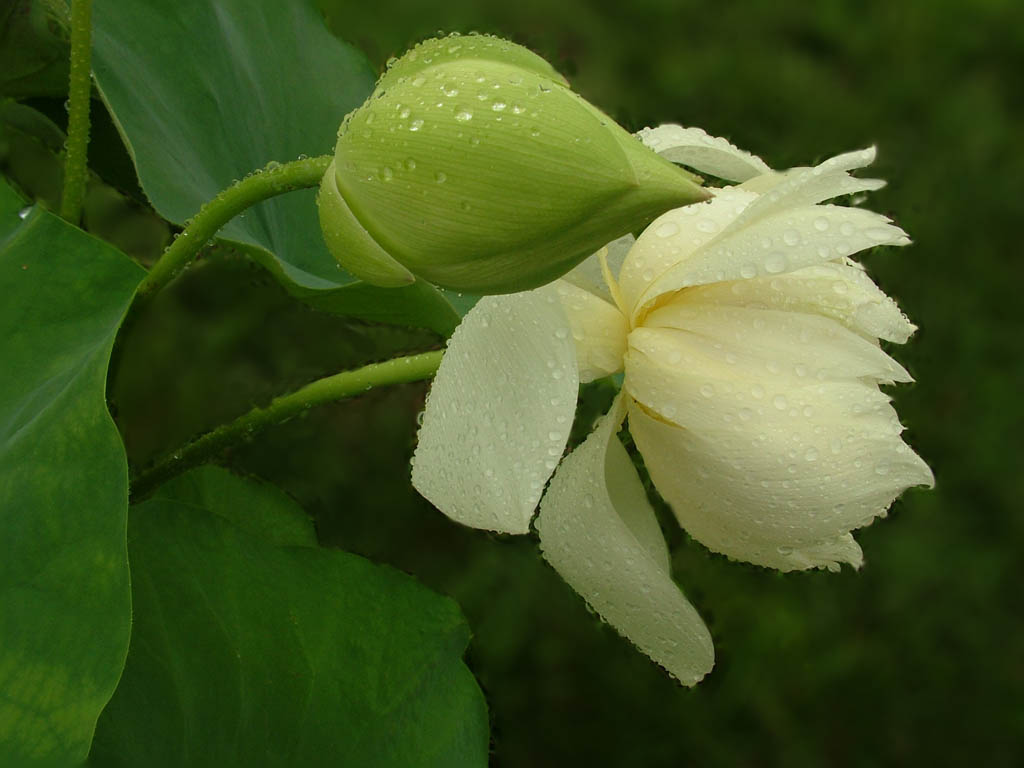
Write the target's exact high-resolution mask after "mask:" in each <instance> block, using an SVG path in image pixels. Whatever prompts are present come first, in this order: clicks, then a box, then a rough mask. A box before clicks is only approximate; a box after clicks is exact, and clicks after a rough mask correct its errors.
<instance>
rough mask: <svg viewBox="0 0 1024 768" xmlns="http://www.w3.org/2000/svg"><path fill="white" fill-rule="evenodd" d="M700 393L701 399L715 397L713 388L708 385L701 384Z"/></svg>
mask: <svg viewBox="0 0 1024 768" xmlns="http://www.w3.org/2000/svg"><path fill="white" fill-rule="evenodd" d="M700 393H701V395H702V396H703V397H714V396H715V388H714V387H713V386H711V385H710V384H701V385H700Z"/></svg>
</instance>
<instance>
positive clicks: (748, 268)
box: [740, 264, 757, 280]
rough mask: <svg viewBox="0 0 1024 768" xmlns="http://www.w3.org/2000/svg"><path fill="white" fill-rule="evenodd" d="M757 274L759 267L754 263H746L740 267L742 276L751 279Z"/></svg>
mask: <svg viewBox="0 0 1024 768" xmlns="http://www.w3.org/2000/svg"><path fill="white" fill-rule="evenodd" d="M756 276H757V267H755V266H754V265H753V264H744V265H743V266H742V267H740V277H742V278H745V279H747V280H749V279H750V278H752V277H756Z"/></svg>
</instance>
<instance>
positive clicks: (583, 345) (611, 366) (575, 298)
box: [552, 280, 626, 384]
mask: <svg viewBox="0 0 1024 768" xmlns="http://www.w3.org/2000/svg"><path fill="white" fill-rule="evenodd" d="M552 288H553V289H554V290H555V292H556V293H557V294H558V297H559V299H560V300H561V302H562V308H563V309H564V310H565V313H566V315H567V316H568V318H569V328H570V333H571V335H572V339H573V341H574V342H575V344H576V363H577V365H578V367H579V380H580V383H581V384H585V383H587V382H588V381H593V380H594V379H599V378H601V377H603V376H609V375H611V374H613V373H618V372H619V371H621V370H622V361H623V357H624V356H625V354H626V318H625V317H624V316H623V314H622V313H621V312H620V311H619V309H618V307H616V306H614V305H613V304H610V303H608V302H607V301H605V300H604V299H601V298H598V297H597V296H595V295H594V294H593V293H591V292H590V291H586V290H584V289H582V288H579V287H577V286H575V285H573V284H572V283H569V282H566V281H565V280H556V281H555V282H554V283H552Z"/></svg>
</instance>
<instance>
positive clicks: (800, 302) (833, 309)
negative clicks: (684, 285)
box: [685, 261, 916, 344]
mask: <svg viewBox="0 0 1024 768" xmlns="http://www.w3.org/2000/svg"><path fill="white" fill-rule="evenodd" d="M685 295H686V301H687V302H691V303H694V304H716V305H727V306H737V307H743V306H748V307H749V306H758V307H768V308H770V309H785V310H790V311H794V312H816V313H818V314H821V315H825V316H827V317H831V318H834V319H836V320H838V321H839V322H841V323H842V324H843V325H845V326H846V327H847V328H849V329H850V330H852V331H855V332H856V333H859V334H861V335H862V336H864V337H865V338H868V339H885V340H886V341H893V342H896V343H897V344H902V343H904V342H905V341H906V340H907V339H909V338H910V336H911V334H913V332H914V331H915V330H916V328H915V326H914V324H913V323H911V322H910V321H909V320H908V319H907V318H906V316H905V315H904V314H903V313H902V312H901V311H900V309H899V307H898V306H896V302H895V301H893V300H892V299H890V298H889V297H888V296H886V295H885V294H884V293H883V292H882V291H881V289H879V288H878V286H877V285H875V284H874V282H872V280H871V278H870V277H868V275H867V273H866V272H865V271H864V270H863V268H861V267H860V265H859V264H855V263H854V262H850V261H830V262H827V263H825V264H817V265H813V266H810V267H804V268H802V269H798V270H795V271H793V272H787V273H785V274H782V275H776V276H764V277H756V278H753V279H751V280H737V281H731V282H724V283H712V284H709V285H702V286H697V287H695V288H692V289H690V290H688V291H687V292H686V294H685Z"/></svg>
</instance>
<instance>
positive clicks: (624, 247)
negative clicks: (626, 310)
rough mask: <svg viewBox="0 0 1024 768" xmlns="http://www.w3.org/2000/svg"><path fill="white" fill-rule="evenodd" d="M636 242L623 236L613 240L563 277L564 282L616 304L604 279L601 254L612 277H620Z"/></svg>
mask: <svg viewBox="0 0 1024 768" xmlns="http://www.w3.org/2000/svg"><path fill="white" fill-rule="evenodd" d="M635 242H636V238H635V237H633V236H632V235H623V236H622V237H620V238H619V239H618V240H613V241H612V242H610V243H608V245H606V246H605V247H604V248H602V249H601V250H600V251H598V252H597V253H595V254H594V255H593V256H590V257H589V258H587V259H585V260H584V261H582V262H580V263H579V264H577V265H576V266H575V267H573V269H571V270H569V272H568V273H566V274H565V275H563V276H562V280H566V281H568V282H570V283H572V284H573V285H575V286H577V287H579V288H582V289H583V290H585V291H590V292H591V293H592V294H594V295H595V296H599V297H600V298H602V299H604V300H605V301H607V302H609V303H610V304H614V303H615V300H614V299H613V298H612V295H611V292H610V291H609V290H608V284H607V283H606V282H605V279H604V271H603V269H602V267H601V258H600V257H601V254H602V252H603V254H604V257H605V260H606V262H607V264H608V267H609V270H610V271H611V273H612V275H613V276H618V274H619V271H620V270H621V269H622V262H623V261H624V260H625V258H626V254H627V253H629V249H630V248H632V247H633V243H635Z"/></svg>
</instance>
